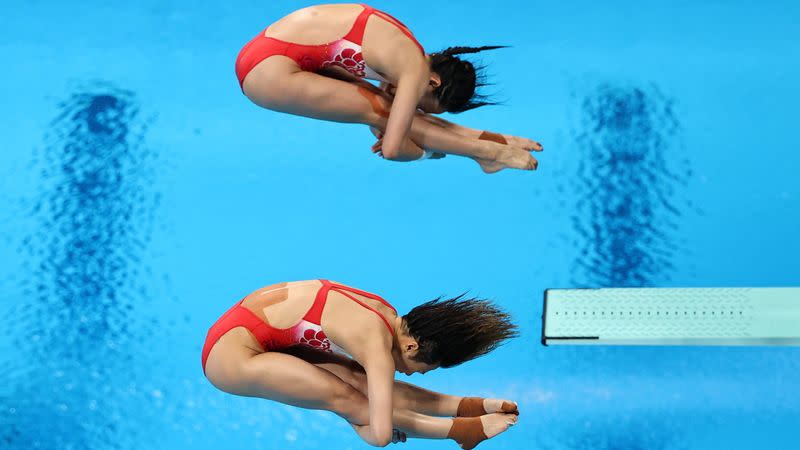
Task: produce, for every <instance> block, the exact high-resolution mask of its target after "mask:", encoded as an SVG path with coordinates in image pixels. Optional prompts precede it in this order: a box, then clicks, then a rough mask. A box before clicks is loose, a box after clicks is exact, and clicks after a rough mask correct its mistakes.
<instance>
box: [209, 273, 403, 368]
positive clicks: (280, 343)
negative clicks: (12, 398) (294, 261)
mask: <svg viewBox="0 0 800 450" xmlns="http://www.w3.org/2000/svg"><path fill="white" fill-rule="evenodd" d="M319 281H320V282H321V283H322V286H321V287H320V288H319V291H317V295H316V297H315V298H314V303H312V304H311V308H309V309H308V312H306V314H305V315H304V316H303V318H302V319H300V321H299V322H297V323H296V324H294V325H292V326H291V327H289V328H274V327H272V326H270V325H269V324H267V323H266V322H264V321H263V320H261V319H260V318H259V317H258V316H256V315H255V314H254V313H253V311H251V310H249V309H247V308H245V307H244V306H242V302H243V301H244V299H242V300H241V301H240V302H238V303H237V304H235V305H234V306H233V308H231V309H229V310H228V312H226V313H225V314H223V315H222V317H220V318H219V320H217V322H216V323H214V325H212V326H211V328H210V329H209V330H208V334H207V335H206V341H205V344H204V345H203V354H202V364H203V371H205V370H206V360H207V359H208V355H209V353H211V348H212V347H213V346H214V344H216V343H217V341H218V340H219V339H220V338H221V337H222V335H224V334H225V333H227V332H228V331H230V330H232V329H234V328H236V327H244V328H246V329H248V330H249V331H250V333H252V334H253V336H255V338H256V339H257V340H258V342H259V343H260V344H261V346H262V347H263V348H264V350H265V351H270V350H280V349H283V348H287V347H292V346H295V345H303V346H306V347H312V348H315V349H318V350H322V351H325V352H331V353H339V354H345V355H346V353H345V351H344V350H342V348H341V347H339V346H337V345H336V344H334V343H333V342H331V340H330V339H328V337H327V336H326V335H325V332H323V331H322V326H321V325H320V322H321V321H322V310H323V309H324V308H325V303H326V302H327V301H328V293H329V292H330V291H335V292H338V293H340V294H342V295H344V296H345V297H347V298H349V299H351V300H353V301H354V302H356V303H358V304H359V305H361V306H363V307H364V308H367V309H368V310H370V311H372V312H374V313H375V314H377V315H378V317H380V318H381V320H383V323H385V324H386V327H387V328H388V329H389V332H391V333H392V335H394V334H395V333H394V328H392V326H391V324H390V323H389V321H388V320H386V317H384V316H383V315H382V314H381V313H379V312H378V311H377V310H375V309H374V308H372V307H371V306H369V305H367V304H366V303H364V302H362V301H361V300H358V299H357V298H356V297H354V296H353V295H352V294H356V295H361V296H364V297H366V298H369V299H373V300H377V301H379V302H381V303H383V304H384V305H386V306H388V307H389V308H391V309H392V311H395V313H396V312H397V311H396V310H395V309H394V307H392V305H390V304H389V303H388V302H386V300H384V299H382V298H381V297H379V296H377V295H375V294H372V293H369V292H366V291H362V290H359V289H354V288H351V287H347V286H344V285H341V284H337V283H333V282H331V281H328V280H319Z"/></svg>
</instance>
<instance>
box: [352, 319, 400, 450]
mask: <svg viewBox="0 0 800 450" xmlns="http://www.w3.org/2000/svg"><path fill="white" fill-rule="evenodd" d="M376 326H383V324H376ZM367 334H370V336H365V337H366V338H367V339H364V340H363V341H362V342H363V345H362V346H359V347H360V348H359V350H358V351H356V352H354V354H353V357H354V358H355V359H356V361H357V362H359V363H360V364H361V365H362V366H363V367H364V371H365V372H366V373H367V399H368V401H369V433H364V434H366V435H367V436H363V435H362V437H367V438H368V439H365V440H366V441H367V442H368V443H369V444H371V445H376V446H379V447H384V446H386V445H388V444H389V443H391V442H392V428H393V427H392V412H393V405H392V394H393V390H394V371H395V367H394V360H392V356H391V352H392V335H391V334H389V333H388V332H387V331H386V330H385V329H383V330H380V331H379V330H375V332H373V333H367ZM359 434H362V433H359Z"/></svg>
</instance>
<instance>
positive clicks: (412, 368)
mask: <svg viewBox="0 0 800 450" xmlns="http://www.w3.org/2000/svg"><path fill="white" fill-rule="evenodd" d="M437 367H438V366H435V365H432V364H426V363H424V362H419V361H415V360H413V359H411V358H406V357H403V363H402V367H401V366H399V365H398V367H397V371H398V372H403V373H404V374H406V375H411V374H414V373H421V374H425V373H426V372H429V371H431V370H433V369H436V368H437Z"/></svg>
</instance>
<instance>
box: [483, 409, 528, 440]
mask: <svg viewBox="0 0 800 450" xmlns="http://www.w3.org/2000/svg"><path fill="white" fill-rule="evenodd" d="M517 420H519V416H517V415H516V414H503V413H491V414H484V415H482V416H481V423H482V424H483V433H484V434H485V435H486V438H487V439H491V438H493V437H495V436H497V435H498V434H500V433H502V432H504V431H506V430H507V429H509V428H510V427H513V426H514V425H516V424H517Z"/></svg>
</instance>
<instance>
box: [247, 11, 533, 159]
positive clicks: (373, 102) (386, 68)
mask: <svg viewBox="0 0 800 450" xmlns="http://www.w3.org/2000/svg"><path fill="white" fill-rule="evenodd" d="M493 48H499V47H479V48H470V47H455V48H450V49H448V50H445V51H443V52H440V53H433V54H430V55H427V54H425V52H424V50H423V48H422V46H421V45H420V44H419V43H418V42H417V40H416V39H415V38H414V36H413V35H412V34H411V31H409V29H408V28H407V27H406V26H405V25H403V24H402V23H401V22H399V21H398V20H397V19H395V18H393V17H391V16H390V15H388V14H386V13H384V12H381V11H378V10H376V9H374V8H372V7H370V6H367V5H359V4H330V5H316V6H311V7H307V8H303V9H300V10H298V11H295V12H293V13H291V14H289V15H288V16H286V17H283V18H282V19H280V20H278V21H277V22H275V23H273V24H272V25H270V26H269V27H267V28H266V29H265V30H264V31H262V32H261V33H259V34H258V35H257V36H256V37H255V38H253V39H252V40H251V41H250V42H249V43H247V44H246V45H245V46H244V47H243V48H242V50H241V52H240V53H239V56H238V58H237V60H236V75H237V78H238V79H239V85H240V86H241V88H242V91H243V92H244V94H245V95H246V96H247V97H248V98H249V99H250V100H251V101H253V102H254V103H255V104H257V105H259V106H261V107H264V108H267V109H271V110H274V111H279V112H285V113H289V114H295V115H300V116H305V117H311V118H315V119H321V120H328V121H334V122H347V123H361V124H366V125H369V126H370V127H371V128H372V129H373V130H374V131H373V132H374V133H376V135H378V137H379V139H380V140H379V142H378V143H376V145H375V146H373V151H378V150H379V151H380V154H381V156H383V157H384V158H386V159H391V160H397V161H410V160H417V159H423V158H426V157H430V156H432V155H434V154H436V155H437V156H439V157H441V156H443V155H444V154H454V155H460V156H466V157H470V158H472V159H474V160H475V161H476V162H478V163H479V164H480V165H481V167H482V168H483V170H484V171H485V172H487V173H493V172H497V171H499V170H502V169H504V168H516V169H525V170H533V169H536V167H537V165H538V163H537V161H536V159H535V158H533V157H532V156H531V155H530V151H541V150H542V146H541V145H540V144H538V143H537V142H534V141H532V140H530V139H524V138H519V137H515V136H510V135H502V134H497V133H491V132H483V131H480V130H472V129H469V128H464V127H460V126H457V125H455V124H452V123H450V122H447V121H445V120H442V119H433V118H431V116H430V115H429V114H428V113H442V112H445V111H447V112H462V111H466V110H469V109H472V108H476V107H479V106H483V105H486V104H488V103H487V102H485V101H482V96H480V95H476V94H475V88H476V86H477V85H479V77H478V76H477V75H476V70H475V67H474V66H473V65H472V64H471V63H469V62H468V61H462V60H460V59H459V58H458V57H457V56H456V55H458V54H461V53H472V52H476V51H481V50H488V49H493ZM364 78H367V79H373V80H378V81H381V82H382V83H383V85H384V86H385V87H387V88H388V89H386V91H389V92H390V93H391V95H388V94H387V93H386V92H382V91H381V90H379V89H377V88H375V87H374V86H373V85H372V84H371V83H369V82H366V81H364ZM376 149H377V150H376Z"/></svg>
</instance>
